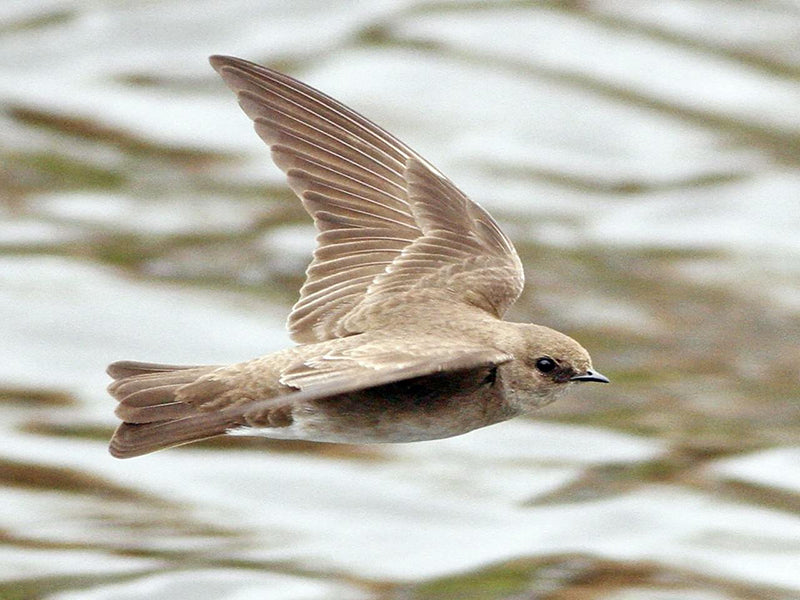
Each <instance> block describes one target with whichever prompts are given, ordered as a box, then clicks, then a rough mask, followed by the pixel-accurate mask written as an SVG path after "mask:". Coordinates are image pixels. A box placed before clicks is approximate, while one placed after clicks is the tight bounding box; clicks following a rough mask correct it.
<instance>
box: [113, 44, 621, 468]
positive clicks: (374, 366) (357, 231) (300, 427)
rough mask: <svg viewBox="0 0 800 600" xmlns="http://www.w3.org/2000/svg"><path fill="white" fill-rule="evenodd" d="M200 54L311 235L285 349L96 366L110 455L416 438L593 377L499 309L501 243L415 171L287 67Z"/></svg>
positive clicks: (379, 133)
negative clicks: (260, 441) (273, 441)
mask: <svg viewBox="0 0 800 600" xmlns="http://www.w3.org/2000/svg"><path fill="white" fill-rule="evenodd" d="M210 60H211V65H212V66H213V67H214V69H216V70H217V72H218V73H219V74H220V75H221V76H222V79H223V80H224V81H225V83H226V84H228V86H229V87H230V88H231V89H232V90H233V91H234V92H235V93H236V95H237V97H238V99H239V104H240V105H241V107H242V109H244V112H245V113H246V114H247V116H249V117H250V118H251V119H252V120H253V122H254V124H255V129H256V132H257V133H258V135H259V136H260V137H261V138H262V139H263V140H264V141H265V142H266V143H267V144H268V145H269V147H270V149H271V150H272V159H273V160H274V161H275V164H277V165H278V167H280V169H281V170H283V171H284V173H286V177H287V180H288V183H289V186H290V187H291V188H292V190H294V192H295V193H296V194H297V196H298V197H299V198H300V200H301V201H302V203H303V206H304V207H305V208H306V210H307V211H308V213H309V214H310V215H311V217H312V218H313V219H314V223H315V225H316V227H317V229H318V230H319V235H318V236H317V248H316V250H315V251H314V259H313V261H312V262H311V265H310V266H309V267H308V270H307V272H306V281H305V283H304V284H303V287H302V288H301V290H300V299H299V300H298V301H297V303H296V304H295V306H294V308H293V309H292V311H291V314H290V315H289V322H288V327H289V331H290V333H291V337H292V339H293V340H294V341H296V342H297V343H298V345H296V346H294V347H291V348H287V349H285V350H282V351H280V352H275V353H274V354H268V355H266V356H262V357H260V358H256V359H253V360H250V361H247V362H243V363H239V364H234V365H230V366H191V367H187V366H174V365H161V364H150V363H140V362H130V361H121V362H115V363H113V364H112V365H110V366H109V367H108V373H109V375H111V377H113V378H114V380H115V381H114V382H113V383H112V384H111V385H110V386H109V392H110V393H111V395H112V396H114V398H116V399H117V400H118V401H119V406H118V407H117V410H116V414H117V416H118V417H119V418H120V419H121V420H122V421H123V422H122V424H120V426H119V427H118V428H117V430H116V432H115V433H114V436H113V438H112V440H111V444H110V451H111V454H113V455H114V456H117V457H120V458H127V457H131V456H138V455H141V454H147V453H149V452H153V451H155V450H161V449H163V448H169V447H171V446H176V445H179V444H186V443H188V442H193V441H196V440H200V439H204V438H209V437H213V436H218V435H223V434H234V435H261V436H267V437H271V438H283V439H301V440H312V441H324V442H345V443H368V442H412V441H418V440H432V439H437V438H444V437H449V436H454V435H459V434H462V433H465V432H467V431H471V430H472V429H476V428H478V427H485V426H487V425H492V424H493V423H498V422H500V421H505V420H507V419H510V418H512V417H515V416H517V415H519V414H522V413H526V412H530V411H532V410H533V409H536V408H538V407H540V406H543V405H545V404H548V403H550V402H553V401H554V400H555V399H556V398H557V397H558V396H559V395H561V394H562V393H563V392H564V391H565V390H566V389H567V388H569V387H570V386H571V385H572V384H573V383H575V382H585V381H599V382H608V379H607V378H606V377H604V376H603V375H601V374H600V373H598V372H597V371H594V370H593V368H592V363H591V359H590V358H589V354H588V353H587V352H586V350H584V349H583V347H581V346H580V344H578V343H577V342H576V341H575V340H573V339H571V338H569V337H567V336H566V335H564V334H562V333H559V332H557V331H554V330H552V329H548V328H547V327H543V326H541V325H533V324H527V323H510V322H508V321H504V320H502V317H503V314H504V313H505V312H506V310H507V309H508V308H509V307H510V306H511V305H512V304H513V303H514V301H515V300H516V299H517V298H518V296H519V294H520V292H521V291H522V287H523V281H524V276H523V271H522V265H521V263H520V260H519V257H518V256H517V253H516V250H515V249H514V246H513V245H512V244H511V241H510V240H509V239H508V238H507V237H506V235H505V234H504V233H503V232H502V231H501V230H500V228H499V227H498V226H497V224H496V223H495V221H494V219H492V217H491V216H490V215H489V214H488V213H487V212H486V211H485V210H483V209H482V208H481V207H480V206H478V205H477V204H475V203H474V202H472V201H471V200H470V199H469V198H467V197H466V196H465V195H464V194H463V193H462V192H461V191H460V190H459V189H458V188H456V186H455V185H453V183H452V182H451V181H450V180H449V179H447V177H445V176H444V175H442V174H441V173H440V172H439V171H438V170H437V169H436V168H435V167H434V166H433V165H431V164H430V163H429V162H428V161H426V160H425V159H424V158H422V157H421V156H420V155H419V154H417V153H416V152H414V151H413V150H412V149H411V148H409V147H408V146H406V145H405V144H404V143H403V142H401V141H400V140H398V139H397V138H395V137H394V136H392V135H391V134H389V133H387V132H386V131H384V130H383V129H381V128H380V127H378V126H377V125H375V124H373V123H372V122H371V121H368V120H367V119H365V118H364V117H362V116H361V115H359V114H358V113H356V112H354V111H352V110H350V109H349V108H347V107H346V106H344V105H343V104H341V103H339V102H337V101H336V100H334V99H332V98H330V97H328V96H326V95H325V94H323V93H321V92H318V91H317V90H315V89H313V88H311V87H309V86H307V85H305V84H303V83H300V82H299V81H297V80H295V79H292V78H291V77H289V76H287V75H283V74H281V73H278V72H276V71H273V70H272V69H268V68H266V67H262V66H259V65H256V64H254V63H251V62H248V61H245V60H241V59H238V58H231V57H226V56H213V57H211V59H210Z"/></svg>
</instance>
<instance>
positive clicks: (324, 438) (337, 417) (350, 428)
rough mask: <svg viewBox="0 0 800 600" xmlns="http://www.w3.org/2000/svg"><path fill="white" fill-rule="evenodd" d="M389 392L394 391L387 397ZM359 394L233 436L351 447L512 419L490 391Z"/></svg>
mask: <svg viewBox="0 0 800 600" xmlns="http://www.w3.org/2000/svg"><path fill="white" fill-rule="evenodd" d="M387 391H392V392H395V393H390V394H386V392H387ZM401 392H402V393H398V392H397V390H385V389H384V390H382V391H381V393H373V392H366V393H365V392H362V393H358V394H348V395H343V396H337V397H334V398H324V399H321V400H316V401H314V402H310V403H308V404H305V405H303V406H299V407H295V408H294V410H293V411H292V422H291V423H290V424H288V425H286V426H284V427H239V428H237V429H234V430H231V431H229V432H228V433H230V434H232V435H256V436H265V437H270V438H277V439H292V440H309V441H316V442H335V443H349V444H366V443H395V442H417V441H423V440H435V439H440V438H446V437H452V436H454V435H460V434H462V433H466V432H468V431H472V430H473V429H477V428H479V427H485V426H487V425H491V424H493V423H497V422H499V421H503V420H506V419H508V418H511V417H512V416H514V414H515V413H511V412H510V411H507V410H503V407H502V406H500V407H498V406H497V402H496V401H495V400H496V399H495V398H494V397H493V395H492V394H490V393H482V392H480V391H475V390H473V391H472V393H470V394H468V395H464V394H455V395H451V394H438V393H435V392H433V393H431V392H429V393H422V394H420V393H418V390H412V392H413V393H405V391H404V390H402V391H401Z"/></svg>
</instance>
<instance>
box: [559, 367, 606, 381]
mask: <svg viewBox="0 0 800 600" xmlns="http://www.w3.org/2000/svg"><path fill="white" fill-rule="evenodd" d="M569 380H570V381H597V382H598V383H611V382H610V381H609V379H608V377H606V376H605V375H603V374H601V373H598V372H597V371H592V370H591V369H588V370H587V371H586V373H584V374H582V375H574V376H572V377H570V378H569Z"/></svg>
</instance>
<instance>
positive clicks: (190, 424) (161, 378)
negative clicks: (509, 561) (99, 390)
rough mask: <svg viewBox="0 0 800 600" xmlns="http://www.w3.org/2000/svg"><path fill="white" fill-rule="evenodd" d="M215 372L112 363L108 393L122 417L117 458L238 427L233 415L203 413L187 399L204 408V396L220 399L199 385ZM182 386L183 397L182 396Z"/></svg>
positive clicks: (114, 444) (114, 446)
mask: <svg viewBox="0 0 800 600" xmlns="http://www.w3.org/2000/svg"><path fill="white" fill-rule="evenodd" d="M216 368H217V367H214V366H199V367H184V366H175V365H160V364H153V363H140V362H132V361H120V362H115V363H113V364H111V365H109V367H108V369H107V372H108V374H109V375H111V377H113V378H114V382H113V383H112V384H111V385H110V386H109V387H108V391H109V393H110V394H111V395H112V396H113V397H114V398H116V399H117V400H118V401H119V405H118V406H117V410H116V411H115V412H116V415H117V416H118V417H119V418H120V419H122V423H121V424H120V425H119V427H117V430H116V431H115V432H114V436H113V437H112V438H111V443H110V444H109V452H111V454H112V456H115V457H117V458H130V457H133V456H141V455H142V454H148V453H150V452H155V451H156V450H163V449H164V448H170V447H172V446H178V445H180V444H186V443H189V442H194V441H197V440H202V439H205V438H209V437H214V436H217V435H222V434H224V433H225V431H226V430H227V429H228V428H229V427H231V426H232V425H233V423H232V422H231V420H230V416H228V415H225V414H222V413H220V412H219V411H203V410H202V409H199V408H196V406H194V403H193V402H186V401H184V400H183V397H184V396H186V394H185V392H186V391H189V390H191V394H189V395H190V396H191V397H193V398H194V399H197V400H200V401H201V402H199V404H201V403H202V400H203V399H204V398H210V397H213V396H216V395H218V394H219V392H220V390H219V389H213V388H214V386H213V385H211V386H209V385H208V384H204V383H201V382H198V381H197V380H198V378H200V377H202V376H203V375H206V374H208V373H210V372H211V371H213V370H215V369H216ZM195 382H197V383H195ZM209 383H213V382H209ZM191 384H195V385H194V386H192V385H191ZM181 388H183V390H182V392H181V394H180V396H181V399H179V397H178V393H177V392H178V390H180V389H181ZM194 388H197V389H194Z"/></svg>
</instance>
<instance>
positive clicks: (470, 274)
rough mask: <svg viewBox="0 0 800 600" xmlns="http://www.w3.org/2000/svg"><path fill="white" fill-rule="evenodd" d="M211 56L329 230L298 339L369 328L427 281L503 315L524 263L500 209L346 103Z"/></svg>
mask: <svg viewBox="0 0 800 600" xmlns="http://www.w3.org/2000/svg"><path fill="white" fill-rule="evenodd" d="M210 60H211V64H212V66H213V67H214V68H215V69H216V70H217V72H218V73H219V74H220V75H221V76H222V78H223V79H224V80H225V82H226V83H227V84H228V86H229V87H230V88H231V89H232V90H233V91H234V92H236V94H237V96H238V99H239V104H240V105H241V107H242V108H243V110H244V111H245V113H246V114H247V115H248V116H249V117H250V118H251V119H252V120H253V121H254V124H255V129H256V132H257V133H258V134H259V136H261V138H262V139H263V140H264V141H265V142H266V143H267V144H268V145H269V146H270V148H271V150H272V158H273V160H274V161H275V164H277V165H278V167H279V168H281V169H282V170H283V171H284V172H285V173H286V175H287V179H288V182H289V185H290V186H291V188H292V189H293V190H294V192H295V193H296V194H297V195H298V197H299V198H300V200H301V201H302V202H303V205H304V207H305V208H306V210H307V211H308V212H309V214H311V216H312V217H313V218H314V222H315V224H316V227H317V229H318V230H319V235H318V236H317V249H316V250H315V252H314V260H313V261H312V263H311V265H310V266H309V268H308V270H307V272H306V281H305V284H304V285H303V287H302V289H301V290H300V299H299V300H298V302H297V303H296V304H295V306H294V308H293V309H292V312H291V314H290V316H289V331H290V333H291V335H292V338H293V339H294V340H295V341H297V342H315V341H323V340H327V339H332V338H336V337H342V336H345V335H349V334H352V333H355V332H359V331H363V330H364V328H366V326H367V325H366V324H365V323H363V322H360V319H359V317H360V315H363V314H364V313H365V310H366V309H369V310H370V311H372V313H373V314H374V313H375V311H378V312H379V311H380V300H381V297H382V296H383V295H384V294H385V293H387V292H389V291H391V292H392V294H395V295H396V294H402V292H404V291H408V290H411V289H420V288H427V289H428V290H429V292H430V293H432V294H434V295H437V296H438V297H441V298H443V299H445V300H447V301H450V302H453V301H456V302H463V303H468V304H470V305H474V306H478V307H480V308H482V309H484V310H486V311H487V312H488V313H490V314H492V315H494V316H497V317H501V316H502V315H503V313H505V311H506V310H507V309H508V307H509V306H511V304H513V302H514V301H515V300H516V299H517V297H518V296H519V294H520V292H521V291H522V285H523V272H522V267H521V264H520V261H519V257H518V256H517V253H516V251H515V250H514V247H513V245H512V244H511V242H510V241H509V239H508V238H507V237H506V236H505V235H504V234H503V232H502V231H500V229H499V228H498V226H497V224H496V223H495V222H494V220H493V219H492V217H491V216H490V215H489V214H488V213H487V212H486V211H484V210H483V209H482V208H481V207H479V206H478V205H477V204H475V203H474V202H472V201H471V200H469V198H467V197H466V196H465V195H464V194H463V193H462V192H460V191H459V190H458V189H457V188H456V187H455V186H454V185H453V184H452V182H450V181H449V180H448V179H447V178H446V177H444V176H443V175H442V174H441V173H439V171H437V170H436V169H435V168H434V167H433V166H432V165H430V163H428V162H427V161H426V160H425V159H423V158H422V157H421V156H419V155H418V154H417V153H415V152H414V151H413V150H411V149H410V148H409V147H408V146H406V145H405V144H403V143H402V142H401V141H399V140H398V139H396V138H395V137H394V136H392V135H391V134H389V133H387V132H386V131H384V130H383V129H381V128H380V127H378V126H376V125H374V124H373V123H371V122H370V121H368V120H367V119H365V118H364V117H362V116H361V115H359V114H357V113H355V112H354V111H352V110H350V109H349V108H347V107H346V106H344V105H343V104H341V103H339V102H337V101H336V100H333V99H332V98H330V97H328V96H326V95H325V94H322V93H321V92H318V91H317V90H315V89H313V88H311V87H309V86H307V85H304V84H302V83H300V82H299V81H297V80H295V79H293V78H291V77H288V76H287V75H283V74H281V73H278V72H276V71H273V70H271V69H268V68H266V67H261V66H259V65H256V64H253V63H251V62H248V61H244V60H241V59H237V58H231V57H223V56H213V57H211V59H210Z"/></svg>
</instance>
